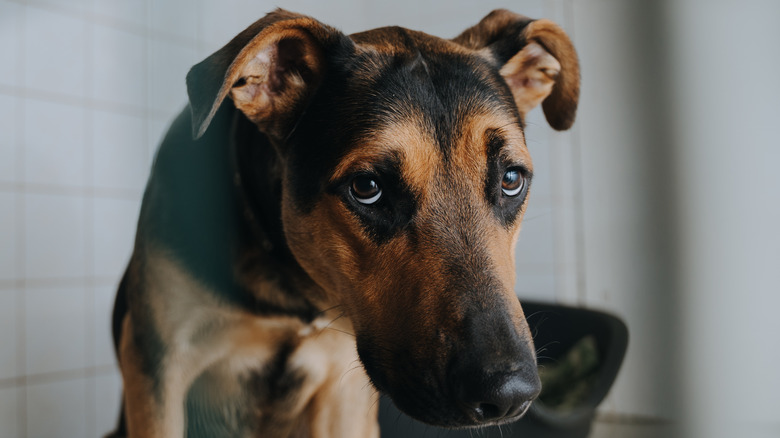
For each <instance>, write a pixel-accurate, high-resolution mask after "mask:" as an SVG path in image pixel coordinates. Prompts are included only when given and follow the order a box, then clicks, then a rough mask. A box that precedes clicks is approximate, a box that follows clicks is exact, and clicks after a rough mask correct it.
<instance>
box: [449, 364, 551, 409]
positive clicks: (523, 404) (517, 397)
mask: <svg viewBox="0 0 780 438" xmlns="http://www.w3.org/2000/svg"><path fill="white" fill-rule="evenodd" d="M525 368H527V367H523V368H521V369H520V370H515V371H511V372H494V373H490V374H485V373H484V372H482V371H481V370H473V371H472V372H466V373H459V376H458V377H457V380H456V381H454V382H453V383H454V386H455V388H453V389H454V390H455V396H456V397H457V399H458V402H459V405H460V407H461V409H463V410H464V414H466V415H467V416H468V417H469V418H472V419H474V420H475V421H476V422H480V423H483V422H491V421H501V420H504V419H513V418H517V417H519V416H520V415H522V414H524V413H525V412H526V411H527V410H528V408H529V407H530V406H531V402H532V401H533V400H534V399H535V398H536V397H537V396H538V395H539V392H540V391H541V389H542V386H541V383H540V381H539V377H538V375H537V374H536V371H535V370H533V371H531V370H527V369H525Z"/></svg>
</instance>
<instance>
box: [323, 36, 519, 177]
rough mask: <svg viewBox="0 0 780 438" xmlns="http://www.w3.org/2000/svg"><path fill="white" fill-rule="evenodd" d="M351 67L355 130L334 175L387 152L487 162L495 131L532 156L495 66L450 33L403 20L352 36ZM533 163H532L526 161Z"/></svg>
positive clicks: (425, 161) (424, 160)
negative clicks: (404, 24) (402, 24)
mask: <svg viewBox="0 0 780 438" xmlns="http://www.w3.org/2000/svg"><path fill="white" fill-rule="evenodd" d="M352 38H353V39H354V40H355V41H356V43H357V50H356V54H355V56H354V59H353V60H352V62H351V63H350V64H349V67H348V68H349V71H348V72H345V73H346V77H347V78H348V80H347V88H348V89H349V92H348V93H347V94H348V95H349V96H351V98H350V106H351V107H352V108H353V112H352V116H351V117H348V118H347V120H352V121H353V122H354V126H353V128H354V129H355V134H354V136H353V137H352V138H353V140H354V141H352V142H350V143H351V150H349V151H344V152H345V154H344V155H343V156H349V157H350V158H351V159H346V160H341V162H340V163H339V168H338V169H335V172H334V176H335V177H339V176H341V174H342V173H343V172H344V171H346V170H348V167H349V165H350V162H352V161H360V160H361V159H363V160H364V161H368V160H370V157H371V156H381V155H387V154H388V152H391V151H392V152H393V153H394V154H395V155H396V156H403V157H405V158H407V160H405V161H410V162H413V163H416V165H417V166H419V167H425V166H426V165H433V164H434V161H435V160H436V159H438V158H441V159H443V160H444V161H447V162H448V163H450V164H451V165H457V164H458V163H457V162H458V161H459V162H460V163H459V164H461V165H466V166H468V165H471V164H473V163H470V162H469V161H474V160H475V159H476V160H479V161H482V164H484V158H485V152H486V144H487V142H488V140H489V139H488V137H489V136H490V135H493V136H495V135H500V136H502V137H504V138H505V139H507V140H508V141H506V142H505V144H507V145H509V146H515V147H514V148H509V153H512V152H514V153H515V156H514V157H510V158H514V161H521V162H525V161H527V157H526V156H525V155H526V154H524V152H525V142H524V138H523V127H522V120H521V119H520V116H519V114H518V112H517V109H516V107H515V104H514V101H513V99H512V97H511V93H510V92H509V90H508V89H507V87H506V84H505V82H504V81H503V79H502V78H501V77H500V76H499V74H498V72H497V70H496V69H495V67H494V66H492V65H491V64H490V63H489V62H488V60H486V59H484V58H483V57H481V56H480V55H479V54H477V53H475V52H473V51H471V50H468V49H466V48H463V47H462V46H460V45H458V44H456V43H453V42H451V41H448V40H443V39H441V38H437V37H433V36H430V35H427V34H424V33H421V32H414V31H409V30H406V29H403V28H399V27H391V28H382V29H376V30H373V31H368V32H364V33H361V34H357V35H353V36H352ZM528 165H529V166H530V163H528Z"/></svg>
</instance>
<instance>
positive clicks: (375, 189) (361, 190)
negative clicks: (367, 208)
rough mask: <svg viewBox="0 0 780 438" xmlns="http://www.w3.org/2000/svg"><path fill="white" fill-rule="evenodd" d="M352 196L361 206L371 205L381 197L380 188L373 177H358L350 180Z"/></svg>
mask: <svg viewBox="0 0 780 438" xmlns="http://www.w3.org/2000/svg"><path fill="white" fill-rule="evenodd" d="M350 190H351V192H352V196H353V197H354V198H355V200H357V202H359V203H361V204H366V205H371V204H373V203H375V202H377V201H378V200H379V198H381V197H382V188H381V187H379V183H378V182H377V181H376V179H374V178H373V177H371V176H369V175H360V176H357V177H355V179H353V180H352V186H351V188H350Z"/></svg>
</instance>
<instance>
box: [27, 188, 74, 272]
mask: <svg viewBox="0 0 780 438" xmlns="http://www.w3.org/2000/svg"><path fill="white" fill-rule="evenodd" d="M24 215H25V228H24V238H25V240H24V242H25V243H24V247H25V264H24V266H25V277H27V278H34V279H44V278H84V277H85V276H87V275H88V274H89V272H88V270H87V259H86V257H87V236H88V233H87V230H86V220H87V216H86V199H85V198H84V197H83V196H78V195H76V196H71V195H49V194H38V193H29V194H27V195H26V196H25V211H24Z"/></svg>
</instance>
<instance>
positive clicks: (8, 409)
mask: <svg viewBox="0 0 780 438" xmlns="http://www.w3.org/2000/svg"><path fill="white" fill-rule="evenodd" d="M20 391H23V389H18V388H14V387H6V388H3V387H0V436H2V437H3V438H6V437H7V438H17V437H21V436H22V434H21V428H20V427H19V418H20V415H19V414H20V409H19V392H20Z"/></svg>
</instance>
